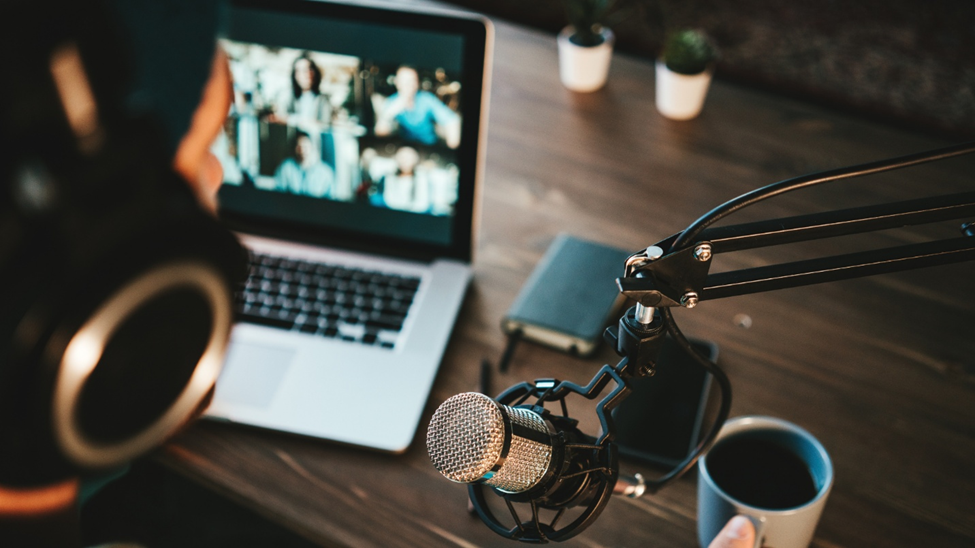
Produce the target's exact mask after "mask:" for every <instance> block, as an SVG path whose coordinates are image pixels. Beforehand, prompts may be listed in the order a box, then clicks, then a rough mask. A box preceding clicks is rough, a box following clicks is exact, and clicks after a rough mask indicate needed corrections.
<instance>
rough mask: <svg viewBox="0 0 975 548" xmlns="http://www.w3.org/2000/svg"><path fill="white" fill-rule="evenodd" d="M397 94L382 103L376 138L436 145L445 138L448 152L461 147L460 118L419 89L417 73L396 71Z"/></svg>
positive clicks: (411, 68) (406, 70) (404, 67)
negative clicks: (393, 138) (396, 137)
mask: <svg viewBox="0 0 975 548" xmlns="http://www.w3.org/2000/svg"><path fill="white" fill-rule="evenodd" d="M394 84H395V86H396V93H394V94H392V95H390V96H389V97H388V98H386V99H385V101H383V102H382V107H381V109H380V112H379V113H378V116H377V117H376V128H375V131H376V135H378V136H380V137H386V136H388V135H391V134H393V133H394V132H396V133H398V134H399V135H400V136H401V137H402V138H403V139H406V140H407V141H416V142H419V143H423V144H425V145H434V144H437V142H438V141H439V140H440V138H441V137H442V138H443V141H444V143H445V144H446V145H447V146H448V147H449V148H457V146H458V145H460V117H459V116H458V115H457V113H456V112H454V111H453V110H451V109H450V107H448V106H447V105H445V104H444V103H443V101H441V100H440V99H439V98H438V97H437V96H436V95H434V94H433V93H430V92H429V91H426V90H421V89H420V76H419V74H418V73H417V71H416V69H415V68H413V67H411V66H407V65H403V66H400V67H399V69H397V70H396V77H395V79H394Z"/></svg>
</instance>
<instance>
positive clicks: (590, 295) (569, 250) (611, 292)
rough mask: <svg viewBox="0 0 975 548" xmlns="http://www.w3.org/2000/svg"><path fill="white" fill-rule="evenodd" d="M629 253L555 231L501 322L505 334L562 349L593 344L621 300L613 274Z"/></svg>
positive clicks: (616, 275) (591, 347)
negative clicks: (516, 334) (554, 236)
mask: <svg viewBox="0 0 975 548" xmlns="http://www.w3.org/2000/svg"><path fill="white" fill-rule="evenodd" d="M629 255H630V253H629V252H627V251H623V250H621V249H617V248H615V247H611V246H607V245H603V244H600V243H596V242H590V241H587V240H582V239H579V238H576V237H574V236H569V235H567V234H559V235H558V236H557V237H556V238H555V241H553V242H552V245H550V246H549V248H548V250H546V252H545V255H544V256H543V257H542V260H541V261H540V262H539V263H538V266H536V267H535V270H534V271H532V273H531V276H529V277H528V280H527V281H526V282H525V285H524V286H523V287H522V289H521V292H519V293H518V297H517V298H515V300H514V302H513V303H512V304H511V308H510V309H509V310H508V313H507V314H505V317H504V319H503V320H502V322H501V328H502V330H503V331H504V332H505V333H508V334H511V333H515V332H517V331H521V334H522V337H524V338H525V339H529V340H532V341H535V342H538V343H542V344H545V345H547V346H551V347H554V348H557V349H560V350H564V351H567V352H573V353H578V354H580V355H586V354H589V353H591V352H592V351H593V350H595V349H596V346H597V344H598V343H599V340H600V339H601V338H602V332H603V329H604V328H605V327H606V325H607V323H609V321H610V315H611V314H613V313H614V312H615V311H616V309H617V308H618V306H619V304H620V303H621V302H622V301H623V297H622V295H620V292H619V289H618V288H617V286H616V278H619V277H621V276H622V275H623V270H624V265H625V262H626V258H627V257H628V256H629Z"/></svg>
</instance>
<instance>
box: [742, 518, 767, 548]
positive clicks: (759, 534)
mask: <svg viewBox="0 0 975 548" xmlns="http://www.w3.org/2000/svg"><path fill="white" fill-rule="evenodd" d="M745 517H746V518H748V521H750V522H752V525H753V526H755V548H762V541H764V540H765V517H764V516H749V515H745Z"/></svg>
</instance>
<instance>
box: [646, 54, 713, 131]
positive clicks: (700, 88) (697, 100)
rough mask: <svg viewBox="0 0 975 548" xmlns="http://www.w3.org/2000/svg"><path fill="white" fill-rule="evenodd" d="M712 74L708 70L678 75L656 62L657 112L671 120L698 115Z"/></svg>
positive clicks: (711, 71)
mask: <svg viewBox="0 0 975 548" xmlns="http://www.w3.org/2000/svg"><path fill="white" fill-rule="evenodd" d="M713 72H714V71H713V69H710V68H709V69H708V70H706V71H704V72H702V73H700V74H694V75H687V74H679V73H677V72H674V71H672V70H670V69H669V68H667V65H666V64H664V63H663V62H662V61H657V110H658V111H660V114H663V115H664V116H666V117H667V118H670V119H672V120H690V119H691V118H694V117H695V116H697V115H698V114H700V113H701V108H703V107H704V98H705V97H706V96H707V94H708V87H709V86H710V85H711V75H712V73H713Z"/></svg>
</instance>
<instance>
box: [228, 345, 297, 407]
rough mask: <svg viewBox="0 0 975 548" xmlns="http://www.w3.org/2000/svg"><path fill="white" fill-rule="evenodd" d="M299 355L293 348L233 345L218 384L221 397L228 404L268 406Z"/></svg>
mask: <svg viewBox="0 0 975 548" xmlns="http://www.w3.org/2000/svg"><path fill="white" fill-rule="evenodd" d="M295 354H296V351H295V349H293V348H286V347H275V346H268V345H261V344H253V343H246V342H235V343H234V344H232V345H230V351H229V352H228V353H227V361H226V366H225V367H224V370H223V372H222V373H221V374H220V380H219V382H218V383H217V391H218V392H219V398H220V399H221V400H223V401H225V402H227V403H233V404H238V405H247V406H251V407H258V408H265V407H267V406H268V405H270V403H271V401H272V400H273V399H274V395H275V393H276V392H277V389H278V387H279V386H280V385H281V381H282V380H283V379H284V377H285V374H287V372H288V369H289V368H290V366H291V363H292V361H293V360H294V357H295Z"/></svg>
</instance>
